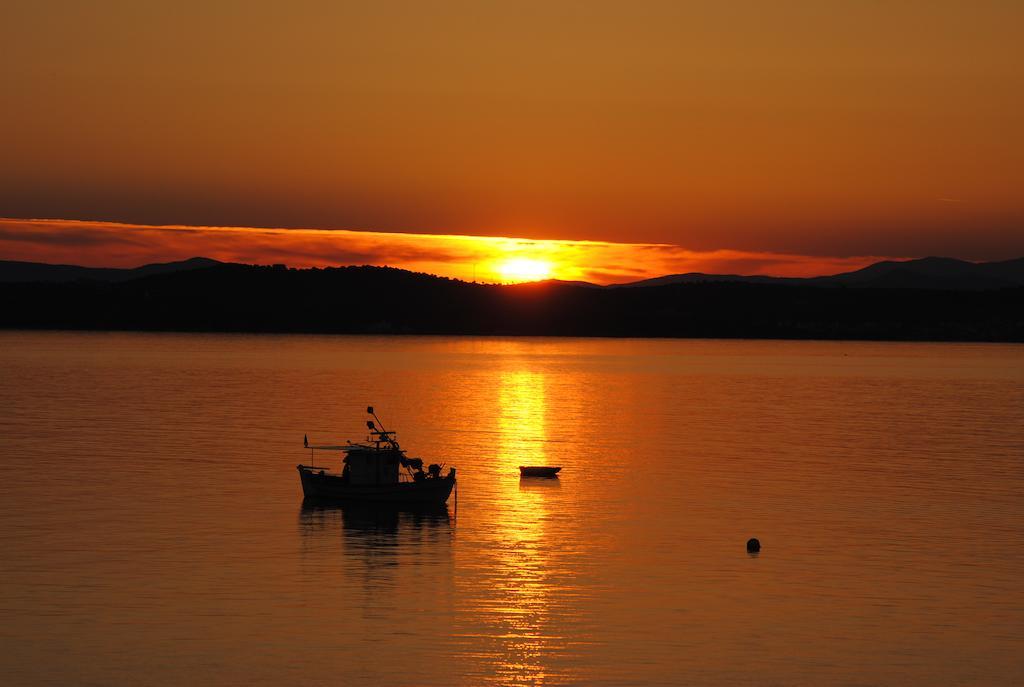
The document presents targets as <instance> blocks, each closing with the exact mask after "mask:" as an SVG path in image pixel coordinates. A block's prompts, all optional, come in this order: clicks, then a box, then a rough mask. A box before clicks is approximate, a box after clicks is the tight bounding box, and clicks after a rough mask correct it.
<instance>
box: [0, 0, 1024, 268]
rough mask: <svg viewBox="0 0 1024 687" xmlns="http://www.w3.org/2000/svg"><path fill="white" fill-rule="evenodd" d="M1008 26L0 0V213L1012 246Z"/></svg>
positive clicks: (853, 8) (909, 11)
mask: <svg viewBox="0 0 1024 687" xmlns="http://www.w3.org/2000/svg"><path fill="white" fill-rule="evenodd" d="M1021 26H1024V3H1021V2H1015V1H1010V0H973V1H971V2H952V1H948V0H947V1H943V0H929V1H927V2H926V1H922V0H902V1H901V2H898V3H881V2H859V1H858V2H853V1H850V2H840V1H835V0H833V1H828V0H803V1H801V0H783V1H780V2H772V3H768V2H761V1H760V0H756V1H755V0H745V1H744V0H738V1H737V2H728V3H723V2H710V1H705V2H701V1H695V2H676V1H672V2H669V1H658V0H648V1H646V2H611V1H608V0H589V1H587V2H582V1H581V2H568V1H552V0H546V1H544V2H531V1H529V0H521V1H519V2H501V1H499V0H495V1H494V2H470V1H465V2H442V1H440V0H439V1H438V2H429V3H426V2H400V1H392V2H383V1H382V2H373V3H367V2H339V1H333V2H326V1H324V2H311V1H308V0H296V1H295V2H289V3H279V2H267V1H264V0H249V1H247V2H223V1H217V0H211V1H209V2H187V1H184V0H179V1H177V2H145V3H127V2H126V3H110V2H96V3H82V2H72V1H66V2H60V1H49V2H36V3H29V2H13V3H4V5H3V8H2V9H0V45H2V46H3V53H4V58H3V59H2V60H0V92H2V93H3V102H4V106H3V107H0V216H7V217H62V218H69V219H85V220H116V221H122V222H128V223H139V224H180V225H204V226H205V225H225V226H278V227H321V228H330V229H370V230H374V231H378V232H406V233H419V234H445V235H451V234H465V235H490V236H517V237H526V238H533V239H566V240H577V241H578V240H590V241H605V242H638V243H658V244H672V245H675V246H681V247H682V248H683V249H685V250H689V251H698V252H701V254H704V253H705V252H707V251H735V252H738V253H739V254H747V253H756V254H762V253H771V254H781V255H815V256H836V257H837V259H840V260H846V259H849V258H851V257H854V258H855V257H856V256H865V255H900V256H923V255H933V254H939V255H950V256H953V257H961V258H966V259H976V260H980V259H999V258H1009V257H1016V256H1019V255H1024V192H1022V189H1024V135H1022V133H1021V122H1022V121H1024V41H1022V40H1021V39H1020V27H1021ZM197 252H199V253H203V254H206V253H209V252H210V251H208V250H200V251H197ZM2 257H12V256H11V255H10V254H7V255H0V258H2Z"/></svg>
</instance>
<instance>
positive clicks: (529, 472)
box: [519, 465, 562, 477]
mask: <svg viewBox="0 0 1024 687" xmlns="http://www.w3.org/2000/svg"><path fill="white" fill-rule="evenodd" d="M561 469H562V468H561V467H548V466H546V465H544V466H542V465H520V466H519V475H520V476H521V477H557V476H558V471H559V470H561Z"/></svg>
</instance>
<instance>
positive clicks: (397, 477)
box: [296, 406, 455, 505]
mask: <svg viewBox="0 0 1024 687" xmlns="http://www.w3.org/2000/svg"><path fill="white" fill-rule="evenodd" d="M366 412H367V413H368V414H370V415H372V416H373V420H367V421H366V427H367V429H368V430H369V431H370V434H369V436H368V437H367V439H366V441H365V442H363V443H353V442H351V441H349V442H346V443H345V444H343V445H319V446H317V445H312V444H310V443H309V438H308V436H306V437H303V440H302V445H303V447H305V448H306V449H308V450H309V454H310V463H311V464H310V465H302V464H299V465H297V466H296V468H297V469H298V471H299V479H300V481H301V482H302V493H303V495H304V496H305V498H306V499H309V500H313V501H333V502H349V501H355V502H381V503H396V504H397V503H401V504H425V505H426V504H438V505H440V504H444V503H445V502H447V501H448V497H449V496H450V495H451V493H452V489H453V488H454V487H455V468H449V470H448V474H446V475H444V476H442V475H441V470H442V469H443V468H444V464H440V465H439V464H437V463H434V464H431V465H428V466H427V469H426V470H424V469H423V460H422V459H421V458H410V457H408V456H407V455H406V452H405V450H404V449H403V448H401V447H400V446H399V445H398V437H397V435H396V433H395V432H393V431H388V430H385V429H384V427H383V425H381V422H380V419H379V418H378V417H377V415H376V414H375V413H374V412H373V406H370V407H368V408H367V409H366ZM317 451H328V452H331V451H336V452H340V453H342V454H344V456H343V458H342V460H341V466H342V467H341V471H340V472H337V471H335V470H332V469H331V468H330V467H327V466H320V465H317V464H316V462H317V458H316V452H317Z"/></svg>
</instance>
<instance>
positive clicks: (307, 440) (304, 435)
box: [302, 434, 309, 448]
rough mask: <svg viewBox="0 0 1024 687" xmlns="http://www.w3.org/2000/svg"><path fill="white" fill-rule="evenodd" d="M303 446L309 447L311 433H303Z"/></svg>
mask: <svg viewBox="0 0 1024 687" xmlns="http://www.w3.org/2000/svg"><path fill="white" fill-rule="evenodd" d="M302 447H303V448H309V435H308V434H303V435H302Z"/></svg>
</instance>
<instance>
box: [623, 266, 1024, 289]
mask: <svg viewBox="0 0 1024 687" xmlns="http://www.w3.org/2000/svg"><path fill="white" fill-rule="evenodd" d="M708 282H742V283H746V284H790V285H806V286H847V287H854V288H875V289H942V290H952V291H976V290H986V289H1001V288H1007V287H1014V286H1024V258H1017V259H1016V260H1005V261H1003V262H981V263H974V262H967V261H965V260H956V259H953V258H921V259H919V260H906V261H894V260H887V261H885V262H877V263H875V264H873V265H869V266H868V267H865V268H863V269H859V270H855V271H853V272H844V273H842V274H834V275H831V276H826V277H810V278H797V277H767V276H763V275H750V276H742V275H737V274H702V273H699V272H691V273H688V274H670V275H666V276H664V277H655V278H653V279H644V280H643V281H637V282H631V283H628V284H618V285H616V287H617V288H635V287H641V286H665V285H667V284H697V283H708Z"/></svg>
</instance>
